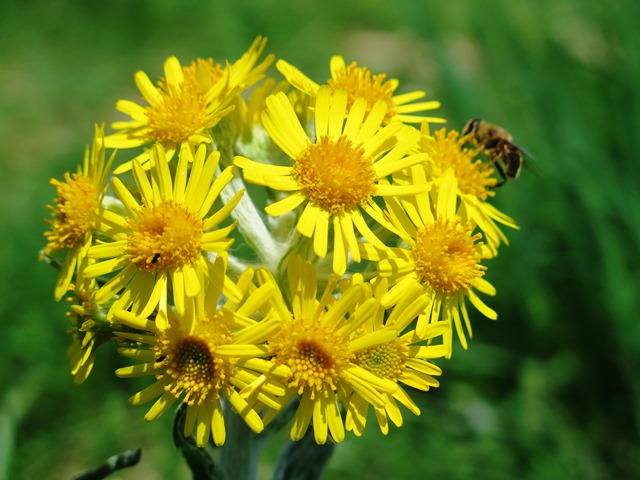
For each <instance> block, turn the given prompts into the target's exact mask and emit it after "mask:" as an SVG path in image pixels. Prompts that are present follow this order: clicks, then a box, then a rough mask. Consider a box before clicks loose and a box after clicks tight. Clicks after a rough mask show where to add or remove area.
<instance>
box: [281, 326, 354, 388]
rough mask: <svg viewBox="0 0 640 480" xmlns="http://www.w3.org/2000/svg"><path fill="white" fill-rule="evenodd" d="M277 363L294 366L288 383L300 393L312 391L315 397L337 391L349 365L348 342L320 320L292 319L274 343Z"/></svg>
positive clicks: (291, 368)
mask: <svg viewBox="0 0 640 480" xmlns="http://www.w3.org/2000/svg"><path fill="white" fill-rule="evenodd" d="M270 346H271V347H272V349H273V352H274V353H275V357H274V361H275V362H276V363H277V364H284V365H287V366H288V367H289V369H290V373H289V376H288V378H287V379H286V383H287V386H289V387H291V388H297V389H298V394H300V395H301V394H302V393H303V392H304V391H305V390H310V391H311V398H312V399H315V398H316V395H319V394H322V395H324V396H327V394H328V392H329V391H335V390H336V384H337V382H338V378H339V376H340V373H341V371H342V370H343V369H345V368H347V367H348V366H349V362H350V360H351V357H352V356H351V354H349V352H348V348H347V342H346V341H345V339H343V338H342V337H341V336H339V335H338V334H337V333H336V332H335V331H334V330H332V329H331V328H329V327H327V326H325V325H322V324H321V323H320V321H319V320H312V321H306V320H303V319H298V320H294V321H293V322H288V324H287V325H286V326H284V327H283V328H282V329H281V330H280V332H279V334H277V335H276V336H275V337H274V339H273V340H272V341H271V342H270Z"/></svg>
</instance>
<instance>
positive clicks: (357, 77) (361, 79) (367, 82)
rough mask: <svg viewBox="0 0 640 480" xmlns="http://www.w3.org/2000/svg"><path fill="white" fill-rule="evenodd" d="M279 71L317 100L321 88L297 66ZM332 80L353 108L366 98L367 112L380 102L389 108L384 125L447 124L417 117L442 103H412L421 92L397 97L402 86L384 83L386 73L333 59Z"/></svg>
mask: <svg viewBox="0 0 640 480" xmlns="http://www.w3.org/2000/svg"><path fill="white" fill-rule="evenodd" d="M276 67H277V68H278V70H279V71H280V73H282V75H284V77H285V78H286V79H287V80H288V81H289V83H291V85H293V86H294V87H295V88H297V89H298V90H300V91H302V92H304V93H306V94H307V95H309V96H310V97H312V98H315V97H316V95H317V94H318V89H319V88H320V87H319V85H318V84H317V83H315V82H314V81H313V80H311V79H310V78H309V77H307V76H306V75H305V74H303V73H302V72H300V70H298V69H297V68H295V67H294V66H292V65H290V64H288V63H287V62H285V61H284V60H278V62H277V63H276ZM330 70H331V78H330V79H329V80H328V81H327V84H328V85H329V86H330V87H331V89H332V91H334V92H335V91H336V90H345V91H346V92H347V102H348V107H349V108H350V107H351V106H352V105H353V104H354V103H355V102H356V101H357V99H358V98H365V99H366V101H367V111H370V110H371V109H372V108H373V106H374V105H375V104H376V103H377V102H383V103H385V104H386V105H387V111H386V114H385V117H384V120H383V125H388V124H389V123H392V122H404V123H418V122H422V121H427V122H431V123H444V122H445V120H444V119H443V118H439V117H422V116H417V115H415V113H418V112H424V111H428V110H434V109H436V108H439V107H440V102H437V101H433V100H432V101H428V102H420V103H410V102H413V101H414V100H417V99H419V98H422V97H424V96H425V95H426V94H425V92H422V91H415V92H410V93H404V94H400V95H394V94H395V91H396V89H397V88H398V85H399V82H398V80H396V79H389V80H387V81H385V79H386V75H385V74H384V73H381V74H378V75H372V74H371V72H370V71H369V70H368V69H367V67H358V64H357V63H356V62H352V63H351V64H350V65H349V66H347V65H346V64H345V61H344V58H343V57H342V56H340V55H334V56H333V57H331V63H330Z"/></svg>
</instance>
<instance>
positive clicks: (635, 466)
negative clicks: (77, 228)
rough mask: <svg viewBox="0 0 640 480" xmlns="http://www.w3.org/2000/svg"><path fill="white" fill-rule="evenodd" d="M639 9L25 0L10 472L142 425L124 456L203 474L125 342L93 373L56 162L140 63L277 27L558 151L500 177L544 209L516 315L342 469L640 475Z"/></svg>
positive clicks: (512, 311)
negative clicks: (155, 408) (63, 279)
mask: <svg viewBox="0 0 640 480" xmlns="http://www.w3.org/2000/svg"><path fill="white" fill-rule="evenodd" d="M638 18H640V3H639V2H637V1H635V0H613V1H608V2H601V1H599V0H539V1H536V2H533V1H531V2H526V1H520V2H517V1H510V0H484V1H482V2H480V1H472V0H451V1H447V2H445V1H425V0H422V1H421V0H397V1H395V2H389V1H382V0H357V1H338V0H324V1H322V2H320V1H315V0H299V1H296V2H277V1H275V0H248V1H236V2H231V1H196V0H187V1H178V0H169V1H162V2H160V1H152V0H136V1H133V0H115V1H102V2H97V1H87V0H85V1H81V0H77V1H69V0H60V1H55V0H46V1H45V0H31V1H21V2H18V1H16V0H14V1H9V0H6V1H4V2H2V5H1V6H0V89H1V90H0V141H1V142H2V143H1V145H0V146H1V149H2V150H1V151H2V153H1V154H0V201H1V204H0V205H1V208H0V212H1V213H0V232H1V234H0V272H1V275H0V282H1V283H0V288H1V295H0V321H1V322H2V323H1V324H0V332H2V335H1V336H0V342H1V343H0V352H1V353H0V389H1V390H0V450H1V451H0V478H10V479H48V478H53V479H65V478H71V477H72V476H73V474H75V473H77V472H79V471H82V470H84V469H87V468H89V467H92V466H94V465H97V464H98V463H101V462H102V461H103V460H104V459H105V458H107V457H108V456H110V455H113V454H115V453H117V452H120V451H123V450H127V449H131V448H137V447H138V446H141V447H142V448H143V457H142V461H141V464H140V465H138V466H137V467H135V468H134V469H131V470H128V471H122V472H121V473H119V474H118V475H115V476H114V478H120V479H140V478H142V479H173V478H188V472H187V470H186V469H185V467H184V465H183V463H182V461H181V459H180V458H179V456H178V455H177V454H176V453H175V451H174V450H173V447H172V444H171V439H170V422H171V419H170V418H167V419H161V420H160V421H158V422H156V423H153V424H146V423H145V422H144V420H143V418H142V417H143V415H144V411H145V410H144V409H142V408H140V409H134V408H132V407H129V406H128V405H127V404H126V398H127V397H128V396H129V395H130V394H131V393H132V392H134V391H135V389H136V387H138V386H139V385H136V384H135V383H133V382H126V381H119V380H117V379H116V378H115V377H114V375H113V370H114V369H115V368H117V366H119V365H120V364H121V360H120V359H119V358H118V357H117V355H116V354H113V353H111V352H107V351H104V352H100V353H99V355H98V365H97V366H96V368H95V369H94V372H93V373H92V375H91V377H90V378H89V380H88V381H87V382H86V383H85V384H84V385H82V386H76V385H74V384H73V382H72V379H71V377H70V375H69V374H68V364H67V360H66V357H65V350H66V348H67V342H68V339H67V336H66V335H65V331H66V329H67V328H68V321H67V319H66V318H65V316H64V312H65V310H66V306H65V305H63V304H56V303H55V302H54V301H53V297H52V295H53V294H52V292H53V286H54V282H55V274H54V272H53V271H52V270H51V269H50V268H49V267H47V266H46V265H44V264H42V263H38V262H37V252H38V250H39V249H40V248H41V247H42V246H43V245H44V238H43V236H42V232H43V230H44V224H43V218H44V217H46V216H47V215H48V212H47V210H46V209H45V205H46V204H48V203H50V202H51V201H52V199H53V196H54V189H53V187H52V186H50V185H49V183H48V181H49V178H51V177H56V178H60V177H62V175H63V173H64V172H65V171H67V170H72V169H75V168H76V165H77V164H78V162H79V161H81V159H82V155H83V149H84V146H85V144H87V143H88V142H90V140H91V135H92V129H93V124H94V123H95V122H103V121H105V122H107V123H109V122H111V121H113V120H116V119H118V118H120V117H119V116H118V114H117V113H116V112H115V110H114V104H115V101H116V100H117V99H119V98H131V99H135V98H137V96H138V93H137V90H136V89H135V86H134V83H133V73H134V72H135V71H136V70H138V69H142V70H144V71H146V72H148V73H149V74H150V76H151V78H158V76H159V75H161V68H162V64H163V62H164V59H165V58H166V57H167V56H169V55H172V54H175V55H178V57H179V58H180V59H181V60H183V61H184V62H185V63H186V62H188V61H189V60H191V59H194V58H196V57H198V56H200V57H209V56H213V57H214V59H219V60H222V59H224V58H231V59H235V58H237V57H238V56H239V55H240V54H241V53H242V52H243V51H244V50H245V49H246V48H247V47H248V46H249V44H250V43H251V41H252V39H253V38H254V37H255V36H256V35H258V34H263V35H266V36H267V37H268V38H269V44H268V50H269V51H270V52H273V53H275V54H276V55H277V56H278V57H280V58H284V59H286V60H287V61H289V62H290V63H293V64H294V65H296V66H298V67H299V68H300V69H301V70H302V71H304V72H307V73H308V74H309V75H310V76H312V78H314V79H315V80H317V81H322V80H323V79H325V78H326V77H327V75H328V63H329V58H330V56H331V55H332V54H334V53H341V54H342V55H344V56H345V57H346V59H347V61H350V60H357V61H358V62H359V63H360V64H361V65H366V66H368V67H369V68H371V69H372V70H373V71H377V72H387V73H388V74H389V75H390V76H391V77H396V78H399V79H400V80H401V82H402V83H401V89H402V90H403V91H411V90H415V89H425V90H427V92H428V95H429V97H430V98H435V99H439V100H441V101H442V104H443V107H442V109H441V111H440V112H441V114H442V115H443V116H445V117H446V118H448V119H449V120H450V123H449V126H450V127H457V128H461V126H462V125H463V124H464V122H465V121H466V120H467V119H468V118H471V117H482V118H486V119H489V120H491V121H494V122H496V123H498V124H500V125H503V126H506V127H508V129H509V130H510V131H511V132H512V133H513V134H514V135H515V137H516V139H517V141H518V143H519V144H521V145H523V146H525V147H526V148H527V149H528V150H530V151H531V152H532V153H533V154H534V156H535V157H536V159H537V161H536V165H535V167H536V169H537V170H538V172H539V174H538V175H535V174H532V173H530V172H528V171H524V172H523V174H522V176H521V178H520V179H518V180H517V181H513V182H509V183H508V184H507V185H506V186H505V187H504V188H503V189H501V190H500V192H499V195H498V198H497V200H496V204H497V205H498V206H499V207H500V208H501V209H502V210H503V211H505V212H506V213H507V214H509V215H511V216H513V217H514V218H516V219H517V221H518V223H519V224H520V226H521V227H522V230H521V231H519V232H508V233H509V238H510V240H511V246H510V247H508V248H503V249H502V250H501V252H500V255H499V257H498V258H497V259H496V260H494V261H493V262H491V263H490V265H489V271H488V278H489V280H490V281H491V282H492V283H493V284H494V285H496V287H497V289H498V295H497V297H496V298H494V299H489V300H487V301H488V303H489V304H490V305H491V306H493V307H494V308H495V309H496V310H497V311H498V312H499V315H500V318H499V320H498V321H497V322H491V321H488V320H486V319H483V318H480V315H476V316H475V317H474V320H475V321H474V326H475V331H474V339H473V341H472V342H471V346H470V349H469V351H468V352H463V351H462V350H461V349H458V350H456V351H455V352H454V357H453V360H452V361H450V362H447V363H446V364H444V365H443V368H444V369H445V373H444V376H443V377H442V386H441V388H439V389H437V390H434V391H432V392H429V393H428V394H425V395H422V396H419V402H420V405H421V407H422V410H423V412H422V415H421V416H420V417H412V416H410V414H408V413H407V415H406V417H405V419H406V423H405V425H404V426H403V427H402V428H401V429H395V428H393V429H392V431H391V432H390V433H389V435H388V436H387V437H384V436H382V435H381V434H380V433H379V432H378V431H377V429H376V428H374V426H373V425H371V426H370V428H369V429H368V430H367V432H366V434H365V436H364V437H363V438H360V439H358V438H355V437H353V436H350V437H348V439H347V440H346V441H345V442H344V443H343V444H341V445H339V446H338V448H337V451H336V454H335V456H334V458H333V459H332V461H331V464H330V467H329V469H328V470H327V473H326V476H325V478H326V479H338V478H339V479H378V478H380V479H382V478H384V479H407V478H418V477H419V478H432V479H498V480H500V479H521V478H522V479H536V480H544V479H558V478H562V479H609V478H615V479H633V478H640V462H639V461H638V458H640V446H639V445H640V441H639V438H638V436H639V432H640V383H639V380H640V378H639V377H640V375H639V373H640V318H639V314H638V312H640V308H639V307H640V304H639V303H640V300H639V297H640V251H639V250H640V188H639V186H640V175H639V173H640V168H639V167H638V165H639V162H638V158H637V157H638V153H637V152H638V151H639V150H640V148H639V147H640V145H639V140H638V138H640V96H639V94H638V87H637V84H638V82H639V81H640V57H639V51H640V42H639V41H638V39H637V34H636V33H635V29H636V23H637V19H638ZM277 448H278V445H277V443H276V442H272V444H271V445H269V447H268V449H267V451H266V452H265V455H264V457H263V458H262V463H261V472H262V473H261V474H262V478H269V472H270V471H271V470H272V468H273V464H274V462H275V458H276V452H277Z"/></svg>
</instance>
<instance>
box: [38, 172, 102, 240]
mask: <svg viewBox="0 0 640 480" xmlns="http://www.w3.org/2000/svg"><path fill="white" fill-rule="evenodd" d="M51 184H52V185H54V186H55V187H56V191H57V197H56V199H55V206H54V207H52V206H49V209H50V210H52V212H53V219H52V220H47V223H48V224H50V225H51V231H48V232H45V236H46V238H47V240H48V243H47V246H46V249H45V250H46V251H47V252H54V251H57V250H62V249H63V248H73V247H76V246H78V245H79V244H80V243H82V240H83V239H84V237H85V235H86V234H87V232H89V230H90V218H89V217H90V214H91V212H92V211H93V210H94V209H95V208H97V207H98V192H97V191H96V189H95V187H94V185H93V181H92V180H91V179H90V178H88V177H85V176H84V175H80V174H78V173H74V174H73V175H70V174H69V173H65V175H64V182H60V181H58V180H55V179H52V180H51Z"/></svg>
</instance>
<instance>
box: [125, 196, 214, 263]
mask: <svg viewBox="0 0 640 480" xmlns="http://www.w3.org/2000/svg"><path fill="white" fill-rule="evenodd" d="M127 222H128V223H129V227H130V228H131V234H130V235H129V244H128V246H127V254H128V256H129V259H130V261H131V262H132V263H133V264H134V265H136V266H137V267H138V268H139V269H140V270H145V271H148V272H154V271H158V270H161V269H165V268H179V267H182V266H184V265H195V263H196V262H197V261H198V260H199V259H200V256H201V255H202V248H201V244H202V234H203V232H202V229H203V225H204V222H203V221H202V219H201V218H199V217H198V216H197V215H196V214H195V213H194V212H192V211H191V210H188V209H187V208H185V207H184V206H183V205H181V204H179V203H177V202H175V201H173V200H163V201H162V202H161V203H160V204H158V205H155V206H147V205H144V206H143V207H142V208H140V209H139V210H138V216H137V218H135V219H127Z"/></svg>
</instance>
